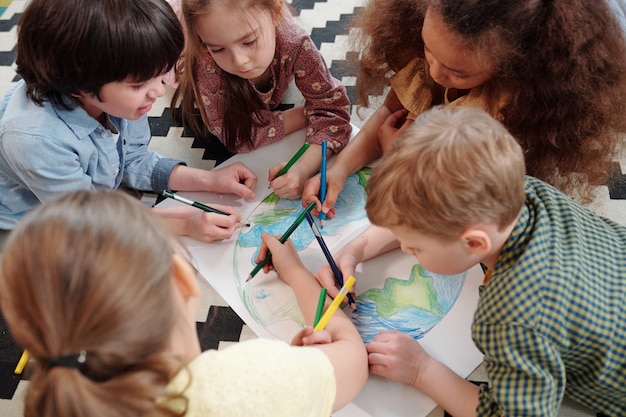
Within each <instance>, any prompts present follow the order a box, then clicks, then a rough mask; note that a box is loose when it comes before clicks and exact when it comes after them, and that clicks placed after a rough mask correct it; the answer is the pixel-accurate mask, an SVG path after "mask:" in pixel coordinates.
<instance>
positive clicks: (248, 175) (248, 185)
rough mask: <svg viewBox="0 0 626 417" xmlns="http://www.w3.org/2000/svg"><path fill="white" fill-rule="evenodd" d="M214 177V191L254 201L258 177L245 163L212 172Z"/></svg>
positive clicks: (237, 163)
mask: <svg viewBox="0 0 626 417" xmlns="http://www.w3.org/2000/svg"><path fill="white" fill-rule="evenodd" d="M211 173H212V174H213V175H214V177H213V181H214V184H212V187H211V188H212V189H213V191H214V192H218V193H232V194H237V195H238V196H241V197H244V198H247V199H253V198H254V196H255V194H254V187H256V183H257V176H256V175H254V173H253V172H252V171H251V170H250V169H249V168H248V167H247V166H245V165H244V164H243V163H241V162H235V163H234V164H231V165H228V166H225V167H223V168H218V169H214V170H212V171H211Z"/></svg>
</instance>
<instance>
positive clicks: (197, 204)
mask: <svg viewBox="0 0 626 417" xmlns="http://www.w3.org/2000/svg"><path fill="white" fill-rule="evenodd" d="M163 196H164V197H168V198H171V199H173V200H176V201H180V202H181V203H185V204H188V205H190V206H193V207H196V208H199V209H200V210H204V211H206V212H208V213H216V214H221V215H223V216H230V213H226V212H225V211H222V210H218V209H216V208H213V207H211V206H207V205H206V204H202V203H200V202H198V201H193V200H190V199H188V198H185V197H182V196H179V195H178V194H174V193H173V192H171V191H168V190H164V191H163ZM241 224H242V225H243V226H246V227H249V226H250V223H241Z"/></svg>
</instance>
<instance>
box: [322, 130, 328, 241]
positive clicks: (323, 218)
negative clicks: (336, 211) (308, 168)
mask: <svg viewBox="0 0 626 417" xmlns="http://www.w3.org/2000/svg"><path fill="white" fill-rule="evenodd" d="M327 149H328V143H327V142H326V141H323V142H322V165H321V167H320V202H321V203H322V205H323V204H324V199H326V154H327ZM325 219H326V214H324V212H323V211H321V210H320V227H321V228H322V229H323V228H324V220H325Z"/></svg>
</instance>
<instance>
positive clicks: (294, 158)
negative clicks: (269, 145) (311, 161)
mask: <svg viewBox="0 0 626 417" xmlns="http://www.w3.org/2000/svg"><path fill="white" fill-rule="evenodd" d="M309 146H311V144H310V143H307V142H305V143H304V145H302V146H301V147H300V149H298V152H296V153H295V154H294V156H292V157H291V159H290V160H289V162H287V164H286V165H285V166H284V167H282V169H281V170H280V171H278V174H276V177H274V178H275V179H276V178H278V177H280V176H281V175H284V174H286V173H287V171H289V168H291V166H292V165H293V164H295V163H296V161H297V160H298V159H300V157H301V156H302V154H303V153H305V152H306V150H307V149H309Z"/></svg>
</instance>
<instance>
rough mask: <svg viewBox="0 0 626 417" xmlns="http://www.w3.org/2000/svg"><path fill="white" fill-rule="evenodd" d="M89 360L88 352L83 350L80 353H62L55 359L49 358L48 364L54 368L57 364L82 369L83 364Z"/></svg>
mask: <svg viewBox="0 0 626 417" xmlns="http://www.w3.org/2000/svg"><path fill="white" fill-rule="evenodd" d="M86 360H87V352H86V351H84V350H81V351H80V353H73V354H70V355H62V356H58V357H56V358H53V359H48V366H49V367H50V368H53V367H55V366H63V367H66V368H76V369H80V367H81V366H83V364H84V363H85V361H86Z"/></svg>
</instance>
